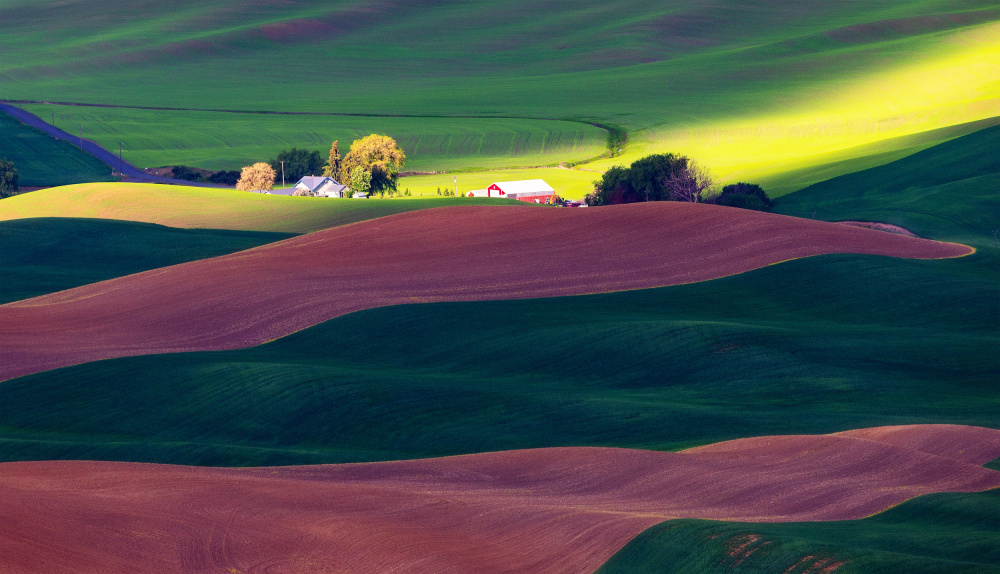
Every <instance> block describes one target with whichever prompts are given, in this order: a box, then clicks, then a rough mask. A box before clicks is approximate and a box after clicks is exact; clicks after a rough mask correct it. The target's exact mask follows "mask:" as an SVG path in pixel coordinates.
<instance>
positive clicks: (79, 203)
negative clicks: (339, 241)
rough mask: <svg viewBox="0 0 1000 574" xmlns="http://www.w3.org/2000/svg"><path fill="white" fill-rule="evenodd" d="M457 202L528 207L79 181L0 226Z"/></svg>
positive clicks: (209, 220) (18, 209)
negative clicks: (29, 221)
mask: <svg viewBox="0 0 1000 574" xmlns="http://www.w3.org/2000/svg"><path fill="white" fill-rule="evenodd" d="M453 205H473V206H474V205H520V206H522V207H523V206H525V205H527V204H526V203H525V202H519V201H514V200H508V199H490V198H484V197H457V198H451V197H449V198H434V199H428V198H419V197H417V198H413V199H406V200H402V199H400V200H395V199H393V200H388V199H366V200H357V201H354V200H336V199H333V200H331V199H329V198H319V197H288V196H279V195H266V194H257V193H248V192H244V191H237V190H233V189H211V188H203V187H184V186H176V185H156V184H144V183H133V184H130V183H115V184H81V185H71V186H65V187H60V188H54V189H46V190H41V191H36V192H33V193H30V194H23V195H20V196H17V197H11V198H8V199H5V200H3V203H0V221H3V220H14V219H27V218H46V217H59V218H69V217H81V218H88V219H117V220H124V221H133V222H143V223H155V224H158V225H166V226H170V227H185V228H200V229H228V230H241V231H270V232H278V233H309V232H312V231H319V230H321V229H327V228H330V227H336V226H338V225H347V224H350V223H356V222H358V221H366V220H369V219H374V218H377V217H383V216H386V215H393V214H397V213H406V212H409V211H416V210H421V209H428V208H432V207H446V206H453Z"/></svg>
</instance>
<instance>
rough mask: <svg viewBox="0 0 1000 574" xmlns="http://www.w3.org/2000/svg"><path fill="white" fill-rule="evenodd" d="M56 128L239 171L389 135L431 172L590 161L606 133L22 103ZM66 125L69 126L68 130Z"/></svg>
mask: <svg viewBox="0 0 1000 574" xmlns="http://www.w3.org/2000/svg"><path fill="white" fill-rule="evenodd" d="M23 107H24V108H25V109H27V110H28V111H30V112H32V113H34V114H36V115H38V116H39V117H41V118H43V119H45V120H46V121H51V118H52V114H55V121H56V125H61V126H70V125H71V126H83V128H84V130H85V133H86V135H87V137H88V138H90V139H93V140H94V141H96V142H97V143H99V144H100V145H102V146H104V147H105V148H106V149H112V148H116V149H117V147H118V142H126V148H125V150H126V151H125V158H126V159H127V160H128V161H129V162H130V163H132V164H133V165H137V166H140V167H154V166H161V165H197V166H198V167H203V168H207V169H239V168H240V167H242V166H244V165H250V164H251V163H253V162H256V161H266V160H268V159H270V158H272V157H275V156H276V155H278V152H280V151H282V150H284V149H290V148H292V147H300V148H307V149H316V150H320V153H321V154H322V155H323V157H326V155H327V152H328V151H329V149H330V143H331V142H332V141H333V140H339V142H340V147H341V153H343V154H346V153H347V151H348V149H349V148H350V145H351V142H352V141H354V140H356V139H360V138H362V137H364V136H366V135H368V134H371V133H380V134H387V135H390V136H392V137H393V138H395V139H396V141H397V142H399V144H400V145H401V146H402V148H403V150H404V151H405V152H406V155H407V162H406V168H407V169H412V170H415V171H441V170H455V169H468V168H472V167H479V168H492V167H505V166H536V165H547V164H555V163H559V162H561V161H580V160H585V159H590V158H593V157H595V156H598V155H601V154H602V153H604V152H605V149H606V147H605V140H606V136H607V132H605V131H604V130H602V129H600V128H597V127H594V126H591V125H588V124H584V123H576V122H565V121H545V120H528V119H524V120H518V119H475V118H439V119H428V118H398V117H397V118H375V117H337V116H290V115H266V114H263V115H261V114H256V115H249V116H248V115H245V114H230V113H213V112H184V111H159V110H135V109H115V108H87V107H73V106H56V105H25V106H23ZM74 129H75V128H74Z"/></svg>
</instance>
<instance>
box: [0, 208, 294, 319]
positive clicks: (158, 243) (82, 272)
mask: <svg viewBox="0 0 1000 574" xmlns="http://www.w3.org/2000/svg"><path fill="white" fill-rule="evenodd" d="M288 237H292V235H290V234H285V233H260V232H248V231H220V230H212V229H175V228H172V227H163V226H160V225H150V224H148V223H134V222H126V221H111V220H105V219H75V218H53V219H19V220H14V221H4V222H0V245H3V249H2V250H0V277H2V278H3V280H2V281H0V305H2V304H4V303H9V302H11V301H17V300H20V299H27V298H29V297H36V296H38V295H44V294H46V293H53V292H55V291H62V290H63V289H70V288H72V287H78V286H80V285H86V284H88V283H96V282H97V281H104V280H105V279H111V278H113V277H120V276H122V275H130V274H132V273H139V272H140V271H146V270H148V269H155V268H157V267H166V266H167V265H176V264H178V263H184V262H186V261H194V260H196V259H205V258H208V257H216V256H218V255H225V254H227V253H232V252H234V251H241V250H243V249H250V248H251V247H257V246H258V245H263V244H265V243H270V242H272V241H279V240H281V239H286V238H288Z"/></svg>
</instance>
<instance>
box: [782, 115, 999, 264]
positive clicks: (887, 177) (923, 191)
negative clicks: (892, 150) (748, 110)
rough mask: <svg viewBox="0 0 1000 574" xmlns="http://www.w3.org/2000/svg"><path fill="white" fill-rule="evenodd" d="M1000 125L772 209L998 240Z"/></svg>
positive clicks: (966, 239) (975, 241) (967, 239)
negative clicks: (995, 231)
mask: <svg viewBox="0 0 1000 574" xmlns="http://www.w3.org/2000/svg"><path fill="white" fill-rule="evenodd" d="M997 149H1000V126H995V127H991V128H987V129H984V130H981V131H978V132H976V133H973V134H970V135H967V136H963V137H961V138H958V139H954V140H952V141H950V142H946V143H944V144H941V145H938V146H934V147H932V148H930V149H927V150H924V151H922V152H919V153H916V154H914V155H912V156H909V157H906V158H904V159H901V160H899V161H896V162H893V163H890V164H887V165H884V166H881V167H877V168H873V169H869V170H865V171H860V172H857V173H852V174H849V175H844V176H841V177H838V178H834V179H831V180H828V181H824V182H822V183H818V184H816V185H813V186H810V187H808V188H806V189H803V190H801V191H798V192H796V193H793V194H790V195H787V196H784V197H782V198H779V199H778V200H777V201H776V202H775V204H774V210H775V211H777V212H779V213H785V214H788V215H795V216H798V217H812V214H813V213H815V214H816V217H817V218H818V219H826V220H831V221H838V220H860V221H881V222H885V223H892V224H894V225H899V226H901V227H904V228H906V229H909V230H910V231H913V232H914V233H916V234H918V235H922V236H924V237H943V236H946V237H948V238H949V239H950V240H953V241H959V242H963V243H968V244H971V245H992V244H993V230H994V229H997V228H998V227H1000V209H998V199H1000V154H998V153H997V151H996V150H997Z"/></svg>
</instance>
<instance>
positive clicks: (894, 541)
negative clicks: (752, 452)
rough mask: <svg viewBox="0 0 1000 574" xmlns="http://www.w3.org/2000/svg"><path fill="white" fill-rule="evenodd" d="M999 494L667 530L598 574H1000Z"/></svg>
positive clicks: (685, 523) (631, 547)
mask: <svg viewBox="0 0 1000 574" xmlns="http://www.w3.org/2000/svg"><path fill="white" fill-rule="evenodd" d="M998 513H1000V490H991V491H987V492H983V493H976V494H932V495H927V496H923V497H920V498H917V499H915V500H910V501H907V502H905V503H903V504H902V505H900V506H897V507H895V508H892V509H890V510H887V511H886V512H884V513H881V514H878V515H875V516H872V517H871V518H866V519H864V520H856V521H845V522H800V523H788V524H746V523H726V522H711V521H705V520H676V521H669V522H664V523H663V524H660V525H657V526H655V527H653V528H650V529H649V530H647V531H646V532H643V533H642V534H641V535H640V536H639V537H637V538H636V539H635V540H633V541H632V542H630V543H629V544H628V545H627V546H626V547H625V548H623V549H622V550H621V551H620V552H619V553H618V554H616V555H615V556H614V557H613V558H612V559H611V560H609V561H608V563H607V564H605V565H604V566H602V567H601V568H600V569H599V570H598V571H597V573H598V574H618V573H622V574H625V573H627V574H646V573H653V572H663V571H665V570H668V569H669V571H670V572H677V573H678V574H687V573H698V574H711V573H715V572H719V573H722V572H727V573H728V572H757V573H760V574H770V573H774V574H785V573H795V574H799V573H805V572H817V571H819V572H837V574H861V573H868V572H885V573H887V574H890V573H898V574H995V573H996V572H1000V567H998V566H997V564H998V563H1000V552H998V550H997V549H998V548H1000V529H998V527H997V520H996V517H997V514H998Z"/></svg>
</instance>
